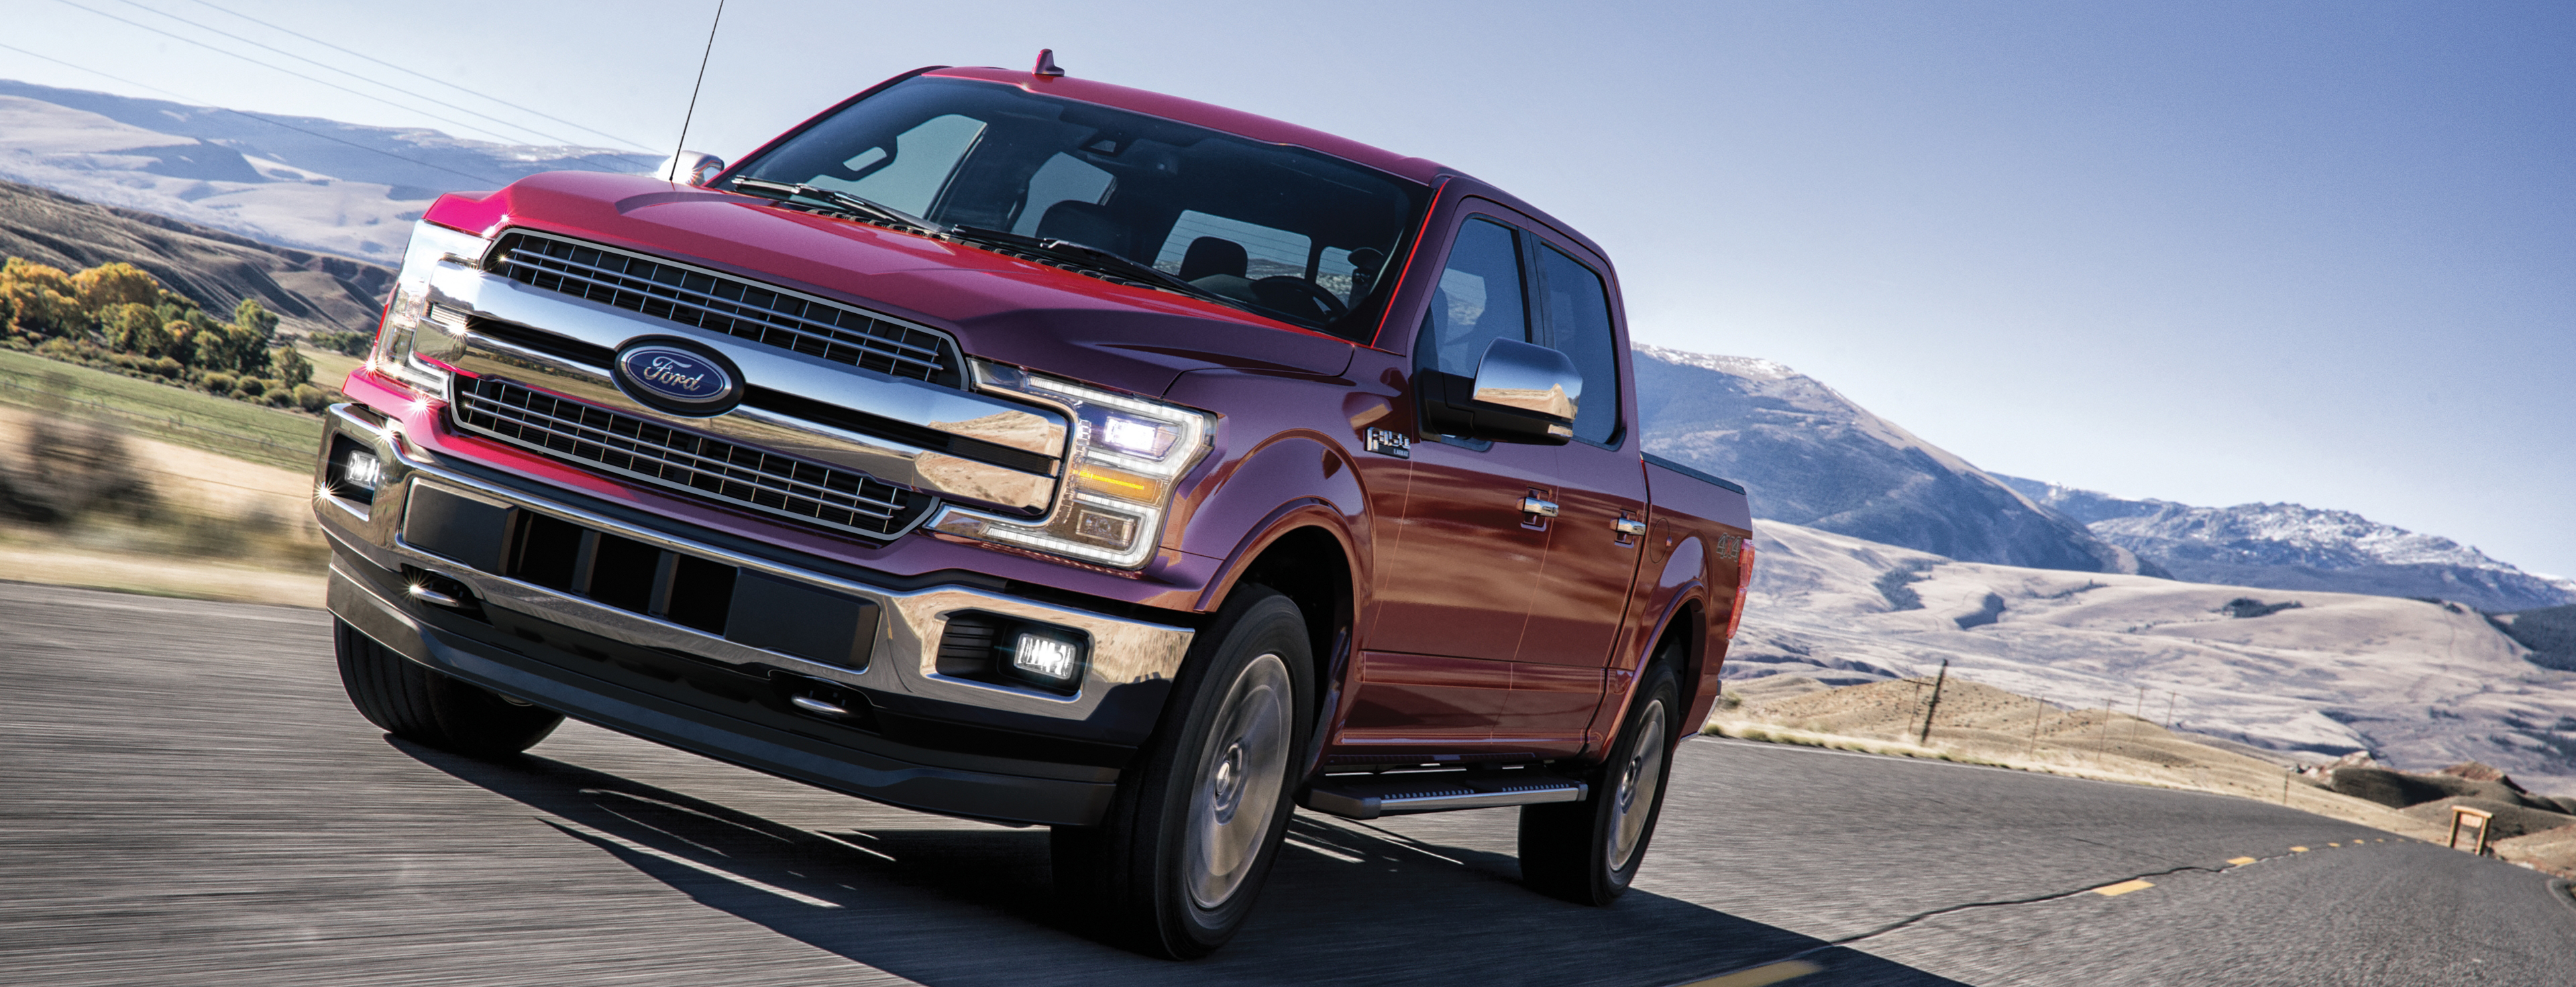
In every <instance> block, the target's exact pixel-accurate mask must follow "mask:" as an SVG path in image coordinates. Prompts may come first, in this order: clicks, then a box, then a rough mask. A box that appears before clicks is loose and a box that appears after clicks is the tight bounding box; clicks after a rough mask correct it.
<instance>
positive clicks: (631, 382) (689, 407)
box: [617, 343, 742, 415]
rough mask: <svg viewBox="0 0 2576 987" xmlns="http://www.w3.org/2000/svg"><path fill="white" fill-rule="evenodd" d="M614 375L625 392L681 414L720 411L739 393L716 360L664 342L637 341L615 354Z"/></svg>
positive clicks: (730, 405) (727, 407) (738, 387)
mask: <svg viewBox="0 0 2576 987" xmlns="http://www.w3.org/2000/svg"><path fill="white" fill-rule="evenodd" d="M617 376H618V379H619V382H620V383H623V384H625V385H626V391H627V393H629V394H632V395H634V396H635V397H637V398H639V399H642V400H643V401H644V402H645V403H647V404H653V405H660V406H662V407H664V408H665V409H667V410H671V411H677V412H681V413H684V414H700V415H712V414H720V413H722V412H725V411H728V410H731V409H732V407H733V405H734V403H735V401H736V399H738V398H740V397H741V394H742V386H741V385H740V384H739V383H737V382H736V381H735V380H734V376H733V374H732V373H729V372H728V371H727V369H726V368H725V367H724V365H723V364H721V363H719V362H718V361H717V360H716V359H714V358H712V357H711V356H710V355H708V354H704V353H700V352H698V351H697V350H696V349H694V348H688V349H683V348H681V347H679V346H674V345H670V344H666V343H639V344H636V345H633V346H629V347H627V348H626V349H625V350H624V351H622V352H620V353H618V354H617Z"/></svg>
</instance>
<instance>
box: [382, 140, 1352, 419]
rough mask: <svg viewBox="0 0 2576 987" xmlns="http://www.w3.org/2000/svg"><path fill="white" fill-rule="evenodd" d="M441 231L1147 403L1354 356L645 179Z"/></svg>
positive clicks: (441, 210) (569, 189) (1151, 295)
mask: <svg viewBox="0 0 2576 987" xmlns="http://www.w3.org/2000/svg"><path fill="white" fill-rule="evenodd" d="M425 218H426V219H427V220H428V221H430V222H434V223H438V224H439V225H442V226H451V227H455V228H457V229H462V230H467V231H471V232H475V233H480V234H483V235H487V236H490V235H497V234H499V233H500V232H501V231H502V230H503V229H505V228H508V227H524V228H529V229H539V230H545V231H547V232H551V233H558V234H562V235H564V236H570V237H578V238H581V239H585V240H591V241H595V242H598V243H603V244H608V245H610V246H616V247H622V248H625V249H628V250H633V251H636V252H638V253H646V254H654V255H658V256H664V257H669V258H672V259H674V260H679V261H684V262H687V263H692V264H697V265H700V266H703V267H708V268H713V269H715V270H720V271H726V272H729V273H733V274H737V275H740V276H742V277H745V278H749V279H752V280H755V281H762V282H766V283H769V284H774V285H778V286H780V287H783V288H789V289H793V290H797V291H802V292H807V293H810V294H814V295H820V296H822V297H825V298H831V299H837V300H840V301H846V302H849V303H850V304H853V305H858V306H861V307H865V308H869V309H874V310H877V311H880V312H884V313H886V314H888V315H892V316H896V317H898V318H904V319H910V320H912V321H915V322H920V323H923V324H925V325H929V326H932V327H935V328H939V329H943V330H946V331H948V332H950V333H951V334H953V335H955V336H956V337H957V341H958V344H959V345H960V346H962V347H964V349H965V351H966V353H967V354H968V355H970V356H978V357H983V358H985V359H989V360H996V361H1000V362H1003V363H1009V364H1016V365H1019V366H1023V367H1027V368H1030V369H1032V370H1038V371H1042V372H1044V373H1048V374H1054V375H1057V376H1061V377H1068V378H1072V379H1074V380H1079V381H1084V382H1087V383H1092V384H1098V385H1102V386H1106V387H1112V388H1117V389H1120V390H1125V391H1131V392H1135V393H1140V394H1152V395H1160V394H1162V393H1163V392H1164V391H1165V390H1167V389H1169V388H1170V387H1171V384H1172V381H1173V380H1175V379H1177V378H1178V377H1179V376H1180V375H1181V374H1184V373H1188V372H1190V371H1193V370H1207V369H1215V368H1227V369H1239V370H1253V371H1263V372H1272V373H1278V372H1288V373H1301V374H1317V375H1324V376H1331V375H1335V374H1339V373H1341V372H1342V371H1343V370H1344V369H1345V368H1347V367H1349V366H1350V361H1351V348H1352V345H1353V344H1351V343H1349V342H1347V341H1344V340H1341V339H1337V338H1335V337H1332V336H1326V335H1323V334H1321V333H1316V332H1309V331H1307V330H1304V329H1299V328H1297V327H1294V326H1290V325H1288V324H1286V323H1282V322H1275V321H1272V320H1269V319H1265V318H1262V317H1260V316H1257V315H1253V314H1250V313H1247V312H1242V311H1238V310H1236V309H1232V308H1228V307H1225V306H1223V305H1217V304H1214V303H1211V302H1204V301H1200V300H1198V299H1194V298H1188V297H1184V296H1181V295H1176V294H1173V293H1170V292H1165V291H1157V290H1154V289H1150V288H1137V287H1131V286H1127V285H1121V284H1112V283H1109V282H1106V281H1102V280H1100V279H1098V278H1093V277H1089V276H1086V275H1082V274H1076V273H1074V272H1071V271H1066V270H1062V269H1059V268H1054V267H1049V266H1047V265H1044V264H1038V263H1032V262H1029V261H1023V260H1019V259H1017V258H1012V257H1005V256H1002V255H1000V254H996V253H993V252H991V251H987V250H983V249H980V248H977V247H973V246H968V245H964V244H957V243H949V242H947V241H943V240H937V239H933V238H930V237H924V236H916V235H913V234H909V233H899V232H896V231H893V230H889V229H884V228H881V227H876V226H870V225H867V224H865V223H857V222H851V221H848V220H842V219H834V218H831V217H828V216H818V215H814V214H811V213H806V212H801V211H798V210H793V209H782V208H779V207H777V206H774V205H771V204H770V203H769V201H768V200H766V199H762V198H758V197H755V196H748V195H736V194H733V193H729V192H718V191H712V190H709V189H702V188H691V187H688V186H685V185H676V184H673V183H671V182H666V181H662V180H659V179H654V178H647V177H643V176H637V175H603V174H597V173H592V172H554V173H550V174H543V175H535V176H531V177H529V178H525V179H521V180H520V181H518V182H517V183H515V184H512V185H511V186H510V187H508V188H504V189H502V190H500V191H498V192H493V193H490V194H488V195H485V196H483V197H482V198H479V199H478V198H471V197H467V196H462V195H450V196H447V197H445V198H442V199H440V200H439V201H438V202H437V203H436V204H435V205H433V206H432V207H431V208H430V210H429V212H428V214H427V216H426V217H425Z"/></svg>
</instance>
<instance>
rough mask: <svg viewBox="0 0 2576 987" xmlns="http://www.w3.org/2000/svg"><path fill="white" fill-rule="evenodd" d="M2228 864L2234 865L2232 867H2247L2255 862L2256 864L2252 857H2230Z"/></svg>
mask: <svg viewBox="0 0 2576 987" xmlns="http://www.w3.org/2000/svg"><path fill="white" fill-rule="evenodd" d="M2227 862H2228V863H2229V864H2232V865H2234V866H2237V867H2243V866H2245V865H2247V864H2250V863H2253V862H2254V858H2252V857H2229V858H2227Z"/></svg>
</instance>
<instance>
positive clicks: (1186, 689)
mask: <svg viewBox="0 0 2576 987" xmlns="http://www.w3.org/2000/svg"><path fill="white" fill-rule="evenodd" d="M1200 640H1201V641H1202V642H1204V643H1205V644H1206V647H1205V648H1203V649H1202V648H1198V647H1194V648H1192V651H1193V654H1191V655H1190V656H1189V658H1188V659H1187V660H1185V661H1184V663H1183V667H1182V672H1181V676H1180V678H1179V681H1178V682H1176V683H1175V688H1174V689H1173V692H1172V697H1171V699H1170V700H1169V701H1168V703H1167V704H1166V706H1165V709H1164V717H1163V723H1162V724H1161V727H1160V728H1159V729H1157V730H1156V732H1155V737H1154V739H1153V741H1152V742H1151V747H1150V753H1149V754H1148V756H1147V757H1145V758H1144V759H1143V763H1142V765H1141V766H1140V768H1139V769H1138V770H1136V771H1134V772H1131V780H1132V781H1133V782H1134V786H1133V788H1132V789H1130V788H1129V787H1128V786H1123V785H1122V786H1121V791H1120V793H1119V794H1120V798H1119V799H1118V801H1120V802H1125V803H1127V804H1126V805H1125V806H1123V807H1119V806H1113V809H1112V815H1113V817H1116V816H1124V818H1123V819H1113V821H1112V823H1111V825H1112V826H1113V827H1118V826H1119V825H1120V824H1121V823H1124V824H1126V825H1125V827H1124V828H1125V829H1126V831H1125V832H1117V833H1112V834H1104V835H1107V836H1109V838H1110V839H1112V840H1114V841H1118V842H1122V843H1125V844H1126V846H1125V847H1124V848H1123V849H1125V850H1127V851H1128V856H1129V859H1130V860H1131V861H1132V862H1133V863H1134V864H1140V865H1144V866H1142V867H1131V868H1129V869H1127V873H1126V874H1124V875H1120V876H1124V877H1126V878H1127V879H1128V880H1130V881H1135V882H1138V883H1139V884H1141V885H1143V886H1131V887H1130V888H1129V889H1128V893H1127V894H1126V895H1125V896H1124V897H1127V898H1128V899H1129V906H1130V907H1131V908H1135V909H1138V910H1139V911H1142V910H1146V909H1150V911H1151V913H1152V914H1151V918H1150V922H1151V925H1152V928H1153V931H1154V932H1155V933H1156V934H1155V936H1154V938H1155V939H1157V940H1159V942H1154V943H1146V944H1143V945H1148V946H1151V947H1154V948H1155V949H1156V951H1159V952H1162V953H1165V954H1166V955H1171V956H1174V957H1177V958H1184V959H1186V958H1194V957H1197V956H1204V955H1206V954H1207V953H1209V952H1213V951H1214V950H1215V949H1216V948H1217V947H1219V946H1222V945H1224V944H1225V943H1226V941H1227V940H1229V939H1232V938H1233V937H1234V934H1235V932H1236V931H1237V930H1238V929H1240V928H1241V927H1242V925H1243V922H1244V919H1245V918H1246V917H1247V916H1248V915H1249V914H1250V912H1251V909H1252V906H1253V904H1254V901H1255V900H1256V899H1257V898H1258V897H1259V895H1260V890H1261V885H1262V884H1263V883H1264V881H1265V880H1267V878H1268V876H1269V872H1270V868H1271V866H1272V865H1273V864H1274V863H1276V862H1277V860H1278V856H1279V847H1280V844H1281V843H1282V842H1283V839H1284V837H1285V834H1286V832H1287V824H1288V817H1289V816H1290V815H1291V814H1293V813H1294V811H1295V808H1296V801H1295V796H1296V791H1297V787H1298V784H1299V782H1300V781H1301V779H1300V778H1298V777H1297V773H1298V771H1299V769H1300V768H1301V767H1302V765H1301V764H1300V763H1299V761H1298V760H1297V755H1298V754H1299V753H1301V752H1302V751H1303V750H1304V743H1305V739H1306V738H1305V734H1306V733H1307V731H1308V724H1309V722H1310V721H1311V720H1312V718H1313V715H1314V711H1313V708H1312V707H1313V704H1314V695H1315V689H1314V684H1313V678H1314V671H1313V651H1312V646H1311V643H1310V642H1308V641H1307V633H1306V625H1305V618H1304V616H1303V615H1302V614H1301V613H1300V612H1299V611H1298V609H1297V606H1296V604H1294V603H1292V602H1290V601H1289V600H1288V598H1287V597H1286V596H1283V595H1280V594H1279V593H1277V592H1275V591H1272V590H1270V589H1269V588H1267V587H1260V586H1247V587H1244V588H1243V589H1240V590H1237V591H1236V593H1235V598H1234V599H1232V600H1229V601H1228V603H1227V606H1226V607H1225V608H1224V610H1223V611H1222V612H1221V613H1220V616H1219V619H1218V620H1217V621H1216V625H1215V626H1212V627H1210V628H1209V630H1208V632H1206V633H1205V634H1203V635H1202V637H1201V639H1200ZM1263 654H1276V655H1278V656H1279V659H1280V661H1281V662H1282V663H1283V664H1284V665H1286V666H1287V670H1288V679H1289V685H1290V691H1291V693H1292V694H1293V696H1292V698H1293V702H1292V704H1291V708H1290V710H1289V713H1290V715H1289V719H1288V724H1287V726H1288V729H1289V731H1290V735H1289V738H1288V743H1289V747H1288V770H1287V772H1286V773H1285V774H1284V775H1283V776H1282V778H1281V780H1280V784H1281V790H1280V791H1279V793H1278V803H1277V805H1278V807H1277V809H1276V810H1274V812H1273V813H1272V819H1271V820H1270V823H1269V826H1268V827H1267V828H1266V830H1265V831H1264V832H1263V835H1262V838H1261V842H1260V844H1259V846H1258V847H1257V849H1256V851H1255V852H1256V857H1255V859H1254V861H1253V865H1252V868H1251V870H1250V872H1249V873H1247V874H1246V875H1245V877H1244V880H1243V883H1242V884H1241V885H1240V886H1239V887H1237V888H1236V890H1235V892H1234V895H1233V897H1232V898H1231V899H1229V900H1228V901H1227V902H1226V903H1225V904H1224V905H1221V906H1219V907H1217V908H1215V909H1202V908H1200V907H1199V906H1198V904H1197V903H1196V902H1195V901H1193V900H1191V898H1190V894H1189V891H1188V889H1187V885H1186V883H1185V882H1186V880H1187V879H1188V877H1189V876H1190V874H1189V869H1190V867H1191V864H1190V862H1189V860H1188V859H1187V852H1188V851H1187V840H1186V833H1187V827H1188V826H1189V818H1190V809H1191V799H1192V797H1193V795H1194V794H1195V789H1196V783H1197V780H1198V763H1197V760H1198V756H1199V753H1200V750H1201V748H1202V747H1204V746H1205V743H1206V740H1207V738H1208V734H1209V732H1210V731H1212V730H1214V729H1215V728H1216V719H1217V714H1218V709H1217V707H1218V706H1219V704H1220V703H1221V702H1222V701H1223V699H1224V697H1225V694H1226V692H1227V691H1228V690H1229V689H1231V688H1232V687H1233V685H1234V683H1235V681H1236V679H1237V678H1238V677H1239V676H1241V675H1242V673H1243V672H1244V670H1245V669H1246V668H1247V667H1249V666H1250V665H1251V663H1252V661H1253V660H1254V659H1255V658H1257V657H1259V656H1261V655H1263ZM1121 808H1124V809H1125V810H1126V811H1125V812H1123V813H1122V812H1120V811H1119V810H1120V809H1121ZM1135 917H1137V918H1145V917H1146V916H1144V915H1141V914H1138V915H1136V916H1135ZM1140 931H1141V930H1140Z"/></svg>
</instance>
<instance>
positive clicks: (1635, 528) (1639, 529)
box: [1610, 517, 1646, 538]
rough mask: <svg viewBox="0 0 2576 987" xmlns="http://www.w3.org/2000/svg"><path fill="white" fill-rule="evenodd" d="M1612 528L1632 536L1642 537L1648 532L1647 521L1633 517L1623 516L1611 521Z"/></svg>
mask: <svg viewBox="0 0 2576 987" xmlns="http://www.w3.org/2000/svg"><path fill="white" fill-rule="evenodd" d="M1610 529H1611V530H1613V531H1616V532H1618V533H1620V534H1622V535H1626V536H1628V537H1630V538H1642V537H1645V534H1646V522H1644V521H1640V520H1637V519H1636V518H1632V517H1623V518H1620V519H1618V520H1616V521H1612V522H1610Z"/></svg>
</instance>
